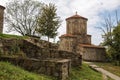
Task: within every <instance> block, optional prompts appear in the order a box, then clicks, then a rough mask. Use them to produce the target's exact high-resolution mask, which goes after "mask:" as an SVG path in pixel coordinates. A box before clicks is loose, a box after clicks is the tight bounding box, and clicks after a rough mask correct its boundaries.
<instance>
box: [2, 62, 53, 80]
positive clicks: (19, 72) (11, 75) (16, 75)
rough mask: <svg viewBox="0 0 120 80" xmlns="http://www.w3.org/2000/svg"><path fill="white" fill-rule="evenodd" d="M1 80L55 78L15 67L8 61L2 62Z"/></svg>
mask: <svg viewBox="0 0 120 80" xmlns="http://www.w3.org/2000/svg"><path fill="white" fill-rule="evenodd" d="M0 80H54V79H53V78H52V77H49V76H45V75H39V74H35V73H31V72H28V71H25V70H23V69H21V68H19V67H15V66H13V65H11V64H10V63H7V62H0Z"/></svg>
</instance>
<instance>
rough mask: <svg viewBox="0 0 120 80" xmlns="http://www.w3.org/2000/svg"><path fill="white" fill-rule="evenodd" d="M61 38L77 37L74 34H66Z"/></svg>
mask: <svg viewBox="0 0 120 80" xmlns="http://www.w3.org/2000/svg"><path fill="white" fill-rule="evenodd" d="M60 37H75V38H76V36H74V35H72V34H64V35H61V36H60Z"/></svg>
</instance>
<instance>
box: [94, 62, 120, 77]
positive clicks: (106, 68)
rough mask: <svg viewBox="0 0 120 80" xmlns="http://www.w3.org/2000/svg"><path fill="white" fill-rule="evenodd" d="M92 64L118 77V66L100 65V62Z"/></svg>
mask: <svg viewBox="0 0 120 80" xmlns="http://www.w3.org/2000/svg"><path fill="white" fill-rule="evenodd" d="M94 64H96V65H98V66H100V67H102V68H103V69H105V70H107V71H110V72H111V73H113V74H115V75H117V76H119V77H120V66H115V65H113V64H112V63H100V62H98V63H94Z"/></svg>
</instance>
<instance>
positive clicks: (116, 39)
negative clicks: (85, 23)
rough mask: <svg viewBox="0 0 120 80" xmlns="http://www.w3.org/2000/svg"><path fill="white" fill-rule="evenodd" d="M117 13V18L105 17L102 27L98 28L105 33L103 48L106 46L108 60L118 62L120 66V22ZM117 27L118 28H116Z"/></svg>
mask: <svg viewBox="0 0 120 80" xmlns="http://www.w3.org/2000/svg"><path fill="white" fill-rule="evenodd" d="M118 18H119V17H118V15H117V11H116V15H115V17H111V15H108V16H107V17H104V21H103V23H102V24H101V27H97V28H98V29H100V30H101V31H102V32H103V38H104V41H103V43H102V44H103V46H106V48H107V53H108V59H109V60H112V61H118V63H119V64H120V54H119V53H120V44H119V43H120V23H119V22H120V20H119V19H118ZM116 25H117V26H116Z"/></svg>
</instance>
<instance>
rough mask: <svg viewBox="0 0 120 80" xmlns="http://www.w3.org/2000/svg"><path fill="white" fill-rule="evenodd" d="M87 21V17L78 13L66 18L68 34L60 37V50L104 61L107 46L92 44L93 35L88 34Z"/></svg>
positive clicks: (85, 58)
mask: <svg viewBox="0 0 120 80" xmlns="http://www.w3.org/2000/svg"><path fill="white" fill-rule="evenodd" d="M87 21H88V19H87V18H85V17H82V16H80V15H78V14H77V13H76V14H75V15H73V16H71V17H68V18H66V34H64V35H61V36H60V37H59V38H60V45H59V50H64V51H69V52H75V53H77V54H80V55H82V58H83V60H87V61H104V60H105V54H106V53H105V48H104V47H101V46H96V45H93V44H91V35H88V34H87Z"/></svg>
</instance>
